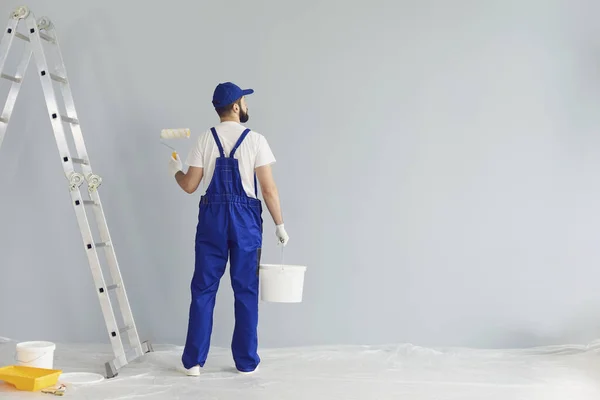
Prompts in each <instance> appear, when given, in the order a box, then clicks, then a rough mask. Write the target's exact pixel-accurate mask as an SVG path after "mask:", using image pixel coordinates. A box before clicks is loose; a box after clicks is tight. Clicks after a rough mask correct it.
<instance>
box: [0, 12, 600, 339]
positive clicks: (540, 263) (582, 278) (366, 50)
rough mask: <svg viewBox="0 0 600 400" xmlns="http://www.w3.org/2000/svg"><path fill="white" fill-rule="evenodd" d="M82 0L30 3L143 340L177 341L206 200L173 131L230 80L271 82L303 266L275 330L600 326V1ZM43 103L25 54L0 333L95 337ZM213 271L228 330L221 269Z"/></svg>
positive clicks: (260, 105)
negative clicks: (175, 163) (56, 47)
mask: <svg viewBox="0 0 600 400" xmlns="http://www.w3.org/2000/svg"><path fill="white" fill-rule="evenodd" d="M50 3H51V5H50ZM87 3H88V2H82V1H74V0H70V1H69V0H54V1H52V2H47V1H41V0H37V1H36V0H30V1H29V2H28V5H29V6H30V7H31V8H32V10H33V11H34V12H35V13H36V15H38V16H42V15H48V16H50V17H51V19H52V20H53V21H54V22H55V24H56V26H57V30H58V34H59V38H60V40H61V45H62V48H63V51H64V58H65V60H66V64H67V68H68V73H69V77H70V78H71V82H72V87H73V93H74V96H75V99H76V102H77V107H78V112H79V117H80V119H81V121H82V124H83V128H84V135H85V138H86V143H87V145H88V150H89V154H90V157H91V160H92V165H93V167H94V169H95V171H96V172H97V173H98V174H100V175H102V176H103V178H104V184H103V186H102V188H101V195H102V199H103V202H104V206H105V212H106V215H107V218H108V221H109V226H110V228H111V232H112V235H113V239H114V243H115V246H116V249H117V255H118V257H119V260H120V263H121V268H122V272H123V276H124V278H125V282H126V284H127V286H128V293H129V296H130V299H131V303H132V307H133V309H134V312H135V317H136V320H137V322H138V324H139V328H140V331H141V334H142V337H143V338H144V339H151V340H153V341H155V342H160V343H165V342H169V343H175V344H183V341H184V338H185V332H186V323H187V314H188V304H189V289H188V288H189V280H190V277H191V274H192V269H193V250H194V246H193V240H194V231H195V223H196V216H197V202H198V198H199V193H197V194H195V195H193V196H189V195H187V194H185V193H184V192H183V191H181V190H179V188H178V187H177V186H176V184H175V182H174V180H173V179H172V177H170V176H169V175H168V171H167V160H168V157H169V150H168V149H167V148H165V147H163V146H161V145H160V144H159V140H158V133H159V131H160V129H161V128H164V127H190V128H191V129H192V131H193V133H194V137H193V138H192V140H191V141H188V142H185V141H182V142H177V143H174V144H175V145H176V146H177V147H178V149H179V151H180V152H181V153H182V154H187V151H188V149H189V147H190V146H191V145H192V141H193V140H195V137H196V135H198V134H199V133H200V132H202V131H203V130H204V129H206V128H208V127H210V126H211V125H212V124H214V123H216V121H217V119H216V114H215V113H214V111H213V110H212V109H211V104H210V100H211V95H212V90H213V88H214V86H215V85H216V83H218V82H220V81H226V80H232V81H235V82H238V83H239V84H240V85H243V86H250V87H253V88H254V89H256V94H255V95H253V96H252V97H251V98H249V99H248V100H249V106H250V111H251V121H250V123H249V124H248V125H249V126H250V127H252V128H254V129H256V130H257V131H259V132H261V133H263V134H265V135H266V136H267V138H268V140H269V142H270V143H271V145H272V148H273V150H274V152H275V154H276V157H277V158H278V160H279V162H278V164H277V166H276V168H275V173H276V178H277V181H278V183H279V186H280V190H281V196H282V203H283V207H284V213H285V219H286V226H287V228H288V231H289V234H290V236H291V241H290V244H289V247H288V248H287V249H286V252H285V261H286V262H287V263H294V264H302V265H307V266H308V272H307V275H306V286H305V301H304V302H303V303H302V304H295V305H277V304H262V306H261V320H260V321H261V322H260V329H261V345H263V346H269V347H270V346H289V345H313V344H332V343H340V344H346V343H364V344H370V343H384V342H411V343H414V344H420V345H425V346H431V345H436V346H437V345H452V346H453V345H461V346H462V345H465V346H477V347H478V346H495V347H496V346H502V347H504V346H529V345H539V344H548V343H561V342H586V341H589V340H592V339H595V338H597V337H598V336H600V317H599V316H600V291H599V290H598V282H599V280H600V268H598V265H599V264H600V247H599V246H598V243H599V242H600V239H599V235H598V226H600V213H599V211H600V206H599V204H600V183H599V182H600V181H599V178H598V172H599V171H600V161H599V160H600V157H598V152H599V151H600V137H599V136H598V129H599V127H600V113H598V109H599V107H600V72H599V71H600V28H599V26H598V24H597V15H598V12H599V11H600V7H599V6H598V4H597V3H596V4H595V5H594V8H593V9H592V6H591V4H592V2H585V1H573V0H570V1H567V0H565V1H541V0H540V1H533V0H530V1H508V2H506V1H499V0H498V1H481V2H474V1H466V0H462V1H453V2H445V1H422V0H420V1H394V2H393V1H388V2H384V1H357V2H355V3H356V5H354V6H349V4H350V3H349V2H347V1H344V2H342V1H326V2H321V1H304V2H276V1H273V0H270V1H267V0H263V1H252V2H250V1H228V2H209V3H210V4H206V2H197V1H184V0H172V1H169V2H159V3H160V5H159V6H156V7H154V8H152V7H147V6H145V5H146V4H148V2H142V1H128V2H122V1H117V0H105V1H102V2H95V5H94V6H90V5H88V4H87ZM18 4H21V2H20V1H16V0H8V1H7V0H3V2H2V5H0V15H2V16H3V18H4V16H8V13H9V11H11V10H12V9H13V8H14V7H15V6H16V5H18ZM157 4H158V3H157ZM44 107H45V104H44V102H43V97H42V91H41V86H40V84H39V80H37V78H36V75H35V69H34V68H33V67H32V68H30V69H29V73H28V75H27V81H26V83H25V84H24V86H23V90H22V93H21V97H20V99H19V102H18V104H17V109H16V111H15V114H14V118H13V120H12V121H11V126H10V128H9V131H8V135H7V137H6V140H5V142H4V144H3V146H2V148H1V149H0V184H1V187H2V191H1V193H2V198H1V207H0V226H1V227H2V229H1V230H0V248H1V252H0V266H1V271H2V272H1V275H0V276H1V278H0V316H1V317H0V336H7V337H11V338H15V339H21V340H25V339H38V338H39V339H46V340H54V341H60V342H65V341H103V342H104V341H107V337H106V333H105V330H104V323H103V319H102V316H101V314H100V308H99V305H98V300H97V298H96V295H95V291H94V286H93V283H92V279H91V275H90V271H89V267H88V264H87V260H86V258H85V253H84V250H83V247H82V242H81V238H80V236H79V231H78V229H77V225H76V220H75V217H74V213H73V210H72V207H71V205H70V201H69V196H68V192H67V187H66V180H65V178H64V177H63V174H62V168H61V163H60V161H59V158H58V155H57V151H56V146H55V142H54V139H53V135H52V131H51V128H50V124H49V121H48V119H47V117H46V115H47V113H46V111H45V109H44ZM146 190H147V191H149V193H151V194H150V195H148V196H146V197H145V196H144V192H145V191H146ZM265 220H266V221H267V224H266V228H265V251H264V261H265V262H278V260H279V257H280V253H279V252H278V249H277V247H276V246H275V245H274V239H275V236H274V227H273V224H272V221H271V220H270V217H269V216H268V215H267V214H265ZM221 289H222V290H221V292H220V293H219V296H218V302H217V310H216V319H215V326H214V336H213V338H214V339H213V343H214V344H215V345H218V346H228V345H229V343H230V337H231V329H232V324H233V309H232V306H233V301H232V292H231V289H230V281H229V277H228V275H226V276H225V278H224V279H223V281H222V284H221Z"/></svg>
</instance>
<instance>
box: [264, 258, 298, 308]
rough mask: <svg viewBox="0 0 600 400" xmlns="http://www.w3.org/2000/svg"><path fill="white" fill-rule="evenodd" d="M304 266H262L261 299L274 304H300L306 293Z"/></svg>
mask: <svg viewBox="0 0 600 400" xmlns="http://www.w3.org/2000/svg"><path fill="white" fill-rule="evenodd" d="M305 271H306V267H305V266H302V265H284V264H261V265H260V267H259V277H260V298H261V300H263V301H268V302H272V303H300V302H302V294H303V291H304V272H305Z"/></svg>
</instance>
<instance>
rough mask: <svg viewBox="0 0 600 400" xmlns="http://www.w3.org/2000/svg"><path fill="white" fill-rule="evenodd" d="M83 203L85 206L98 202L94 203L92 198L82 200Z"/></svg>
mask: <svg viewBox="0 0 600 400" xmlns="http://www.w3.org/2000/svg"><path fill="white" fill-rule="evenodd" d="M83 204H85V205H86V206H97V205H98V203H96V202H95V201H94V200H84V201H83Z"/></svg>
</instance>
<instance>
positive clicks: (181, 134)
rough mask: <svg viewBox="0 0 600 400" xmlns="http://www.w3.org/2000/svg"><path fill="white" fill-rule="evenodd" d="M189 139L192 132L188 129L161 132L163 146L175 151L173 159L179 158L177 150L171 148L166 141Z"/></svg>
mask: <svg viewBox="0 0 600 400" xmlns="http://www.w3.org/2000/svg"><path fill="white" fill-rule="evenodd" d="M189 137H190V130H189V129H188V128H180V129H163V130H162V131H160V142H161V143H162V144H164V145H165V146H167V147H168V148H170V149H171V150H173V153H172V156H173V158H176V157H177V150H175V149H174V148H173V147H171V146H169V145H168V144H167V143H165V139H166V140H170V139H183V138H189Z"/></svg>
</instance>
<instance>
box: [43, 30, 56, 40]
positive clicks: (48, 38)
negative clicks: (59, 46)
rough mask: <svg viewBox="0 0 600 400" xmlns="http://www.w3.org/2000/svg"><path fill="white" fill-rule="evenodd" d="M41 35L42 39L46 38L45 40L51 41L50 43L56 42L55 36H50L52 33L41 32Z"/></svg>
mask: <svg viewBox="0 0 600 400" xmlns="http://www.w3.org/2000/svg"><path fill="white" fill-rule="evenodd" d="M40 37H41V38H42V39H44V40H46V41H48V42H50V43H56V40H54V38H53V37H52V36H50V35H46V34H45V33H43V32H40Z"/></svg>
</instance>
